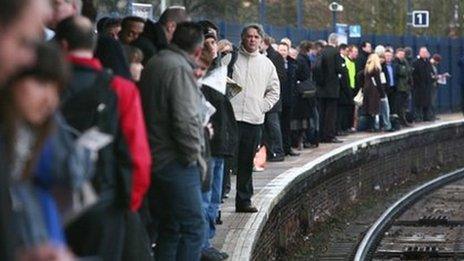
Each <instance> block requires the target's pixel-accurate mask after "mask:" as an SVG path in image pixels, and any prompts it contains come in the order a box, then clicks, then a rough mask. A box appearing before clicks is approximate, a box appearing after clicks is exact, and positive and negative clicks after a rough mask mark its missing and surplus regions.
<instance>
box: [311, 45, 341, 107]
mask: <svg viewBox="0 0 464 261" xmlns="http://www.w3.org/2000/svg"><path fill="white" fill-rule="evenodd" d="M321 59H322V64H321V66H322V74H323V77H324V84H323V85H322V86H318V88H317V96H318V97H319V98H335V99H338V98H339V96H340V76H341V74H342V57H341V56H340V54H339V52H338V50H337V49H336V48H335V47H333V46H327V47H325V49H324V50H323V51H322V54H321Z"/></svg>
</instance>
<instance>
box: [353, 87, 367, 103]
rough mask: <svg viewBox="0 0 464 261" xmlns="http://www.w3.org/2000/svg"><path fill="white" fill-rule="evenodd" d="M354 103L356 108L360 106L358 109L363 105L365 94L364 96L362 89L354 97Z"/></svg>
mask: <svg viewBox="0 0 464 261" xmlns="http://www.w3.org/2000/svg"><path fill="white" fill-rule="evenodd" d="M353 101H354V104H355V105H356V106H358V107H361V106H362V105H363V101H364V94H363V91H362V89H360V90H359V92H358V94H356V96H354V98H353Z"/></svg>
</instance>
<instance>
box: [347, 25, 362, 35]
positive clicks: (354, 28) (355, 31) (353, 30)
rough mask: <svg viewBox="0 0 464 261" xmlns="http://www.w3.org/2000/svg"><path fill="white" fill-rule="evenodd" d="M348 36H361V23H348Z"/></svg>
mask: <svg viewBox="0 0 464 261" xmlns="http://www.w3.org/2000/svg"><path fill="white" fill-rule="evenodd" d="M349 28H350V29H349V36H350V37H351V38H359V37H361V25H359V24H355V25H350V27H349Z"/></svg>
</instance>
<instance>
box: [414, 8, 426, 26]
mask: <svg viewBox="0 0 464 261" xmlns="http://www.w3.org/2000/svg"><path fill="white" fill-rule="evenodd" d="M429 17H430V16H429V11H414V12H412V26H413V27H429Z"/></svg>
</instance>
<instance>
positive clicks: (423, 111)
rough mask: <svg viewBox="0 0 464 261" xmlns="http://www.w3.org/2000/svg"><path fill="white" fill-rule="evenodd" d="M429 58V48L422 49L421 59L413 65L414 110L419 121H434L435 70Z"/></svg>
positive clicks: (420, 52)
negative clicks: (432, 108)
mask: <svg viewBox="0 0 464 261" xmlns="http://www.w3.org/2000/svg"><path fill="white" fill-rule="evenodd" d="M429 57H430V54H429V52H428V50H427V48H426V47H422V48H420V51H419V59H417V60H416V61H415V62H414V63H413V68H414V71H413V75H412V76H413V82H414V94H415V95H414V108H415V117H416V120H417V121H422V120H424V121H430V120H432V115H431V106H432V88H433V78H432V74H433V69H432V65H431V64H430V61H429Z"/></svg>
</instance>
